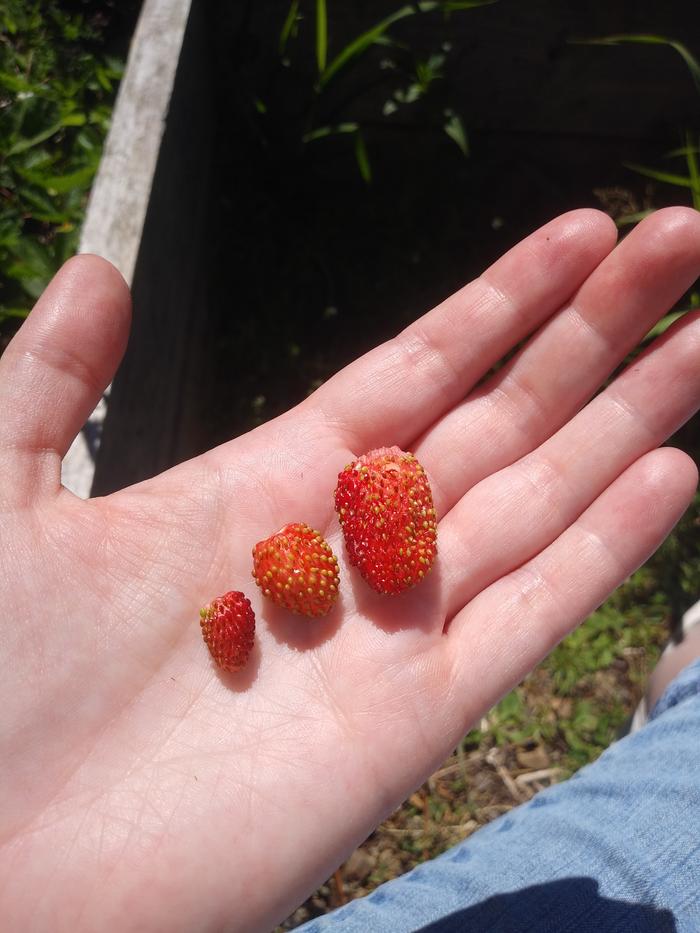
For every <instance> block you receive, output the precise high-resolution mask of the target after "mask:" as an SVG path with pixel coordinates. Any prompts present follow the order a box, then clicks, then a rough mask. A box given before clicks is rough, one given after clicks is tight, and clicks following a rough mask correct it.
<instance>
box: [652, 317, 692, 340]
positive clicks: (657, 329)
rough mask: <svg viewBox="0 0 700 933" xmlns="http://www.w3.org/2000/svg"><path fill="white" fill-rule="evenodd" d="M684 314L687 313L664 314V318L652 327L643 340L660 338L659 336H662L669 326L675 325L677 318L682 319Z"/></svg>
mask: <svg viewBox="0 0 700 933" xmlns="http://www.w3.org/2000/svg"><path fill="white" fill-rule="evenodd" d="M686 313H687V312H686V311H673V312H671V314H666V315H665V316H664V317H662V318H661V320H660V321H659V322H658V324H655V325H654V326H653V327H652V329H651V330H650V331H649V333H648V334H647V335H646V337H645V338H644V340H645V341H647V340H652V339H653V338H654V337H660V336H661V334H664V333H665V332H666V331H667V330H668V329H669V327H670V326H671V324H675V322H676V321H677V320H678V318H681V317H683V315H684V314H686Z"/></svg>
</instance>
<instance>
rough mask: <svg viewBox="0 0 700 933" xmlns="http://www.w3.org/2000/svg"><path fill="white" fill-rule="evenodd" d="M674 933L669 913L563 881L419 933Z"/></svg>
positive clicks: (491, 902) (581, 881)
mask: <svg viewBox="0 0 700 933" xmlns="http://www.w3.org/2000/svg"><path fill="white" fill-rule="evenodd" d="M374 897H376V895H374ZM676 929H677V926H676V921H675V919H674V917H673V913H672V912H671V911H670V910H664V909H661V908H657V907H654V906H653V905H652V904H633V903H630V902H628V901H618V900H613V899H612V898H607V897H603V896H602V895H601V894H600V893H599V891H598V882H597V881H594V880H593V879H592V878H563V879H562V880H561V881H551V882H549V883H548V884H537V885H533V886H532V887H529V888H523V889H522V890H520V891H513V892H511V893H509V894H498V895H496V896H495V897H490V898H489V899H488V900H486V901H482V903H480V904H475V905H474V906H473V907H467V908H466V909H465V910H459V911H456V912H455V913H452V914H449V915H448V916H446V917H444V918H443V919H442V920H439V921H437V922H436V923H431V924H429V925H428V926H424V927H420V933H470V931H473V933H482V931H484V930H488V931H489V933H525V931H527V933H567V931H570V933H675V931H676Z"/></svg>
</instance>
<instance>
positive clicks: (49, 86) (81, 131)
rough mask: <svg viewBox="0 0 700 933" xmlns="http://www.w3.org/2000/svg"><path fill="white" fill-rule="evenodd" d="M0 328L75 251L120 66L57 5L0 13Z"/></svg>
mask: <svg viewBox="0 0 700 933" xmlns="http://www.w3.org/2000/svg"><path fill="white" fill-rule="evenodd" d="M0 27H1V29H2V32H1V34H0V200H1V202H2V211H1V213H0V322H1V321H2V319H3V318H7V317H24V315H25V314H26V313H27V311H28V310H29V307H30V306H31V304H32V302H33V301H34V299H36V298H37V296H38V295H39V294H40V293H41V291H42V290H43V288H44V287H45V285H46V283H47V282H48V280H49V279H50V277H51V276H52V275H53V273H54V272H55V271H56V269H57V268H58V267H59V266H60V265H61V263H62V262H64V261H65V259H67V258H68V257H69V256H70V255H72V253H73V252H74V251H75V248H76V245H77V237H78V232H79V227H80V223H81V220H82V217H83V213H84V210H85V204H86V200H87V194H88V192H89V189H90V185H91V183H92V179H93V177H94V174H95V172H96V170H97V165H98V163H99V159H100V154H101V151H102V144H103V142H104V138H105V136H106V133H107V129H108V127H109V119H110V114H111V110H112V104H113V101H114V96H115V92H116V86H117V83H118V80H119V78H120V76H121V73H122V63H121V62H119V61H116V60H114V59H112V58H109V57H107V56H105V55H103V54H102V52H101V51H100V39H101V32H100V28H99V27H98V26H97V25H95V24H93V23H90V22H88V21H87V20H86V18H85V17H84V16H82V15H79V14H74V13H66V12H64V11H62V9H61V5H60V4H59V3H58V2H56V0H48V2H47V0H41V2H38V0H30V2H27V0H5V2H4V3H3V4H2V8H1V9H0Z"/></svg>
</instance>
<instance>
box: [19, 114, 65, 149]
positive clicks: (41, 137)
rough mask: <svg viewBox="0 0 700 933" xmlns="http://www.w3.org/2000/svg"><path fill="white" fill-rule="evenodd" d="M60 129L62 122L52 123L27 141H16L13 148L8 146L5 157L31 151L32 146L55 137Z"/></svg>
mask: <svg viewBox="0 0 700 933" xmlns="http://www.w3.org/2000/svg"><path fill="white" fill-rule="evenodd" d="M62 129H63V120H58V121H57V122H56V123H52V124H51V126H49V127H47V128H46V129H45V130H42V131H41V132H40V133H37V134H36V136H31V137H30V138H29V139H20V140H18V141H17V142H16V143H15V144H14V146H10V148H9V149H8V150H7V153H6V155H8V156H13V155H19V154H20V153H21V152H26V151H27V149H32V148H33V147H34V146H38V145H40V143H43V142H46V140H47V139H51V137H52V136H55V135H56V133H58V131H59V130H62Z"/></svg>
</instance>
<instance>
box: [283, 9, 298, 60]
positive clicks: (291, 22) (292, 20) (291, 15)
mask: <svg viewBox="0 0 700 933" xmlns="http://www.w3.org/2000/svg"><path fill="white" fill-rule="evenodd" d="M298 15H299V0H292V2H291V4H290V5H289V10H288V12H287V18H286V19H285V21H284V25H283V26H282V32H281V33H280V41H279V46H278V51H279V54H280V57H281V56H282V55H284V50H285V49H286V48H287V43H288V42H289V37H290V36H291V35H292V30H293V29H294V27H295V26H296V21H297V16H298Z"/></svg>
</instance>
